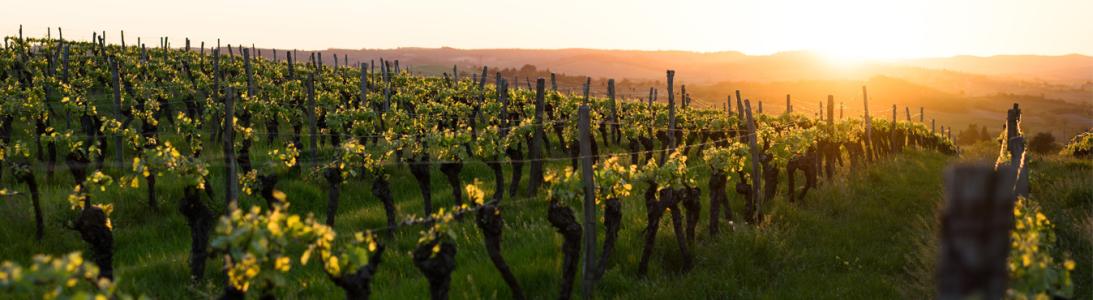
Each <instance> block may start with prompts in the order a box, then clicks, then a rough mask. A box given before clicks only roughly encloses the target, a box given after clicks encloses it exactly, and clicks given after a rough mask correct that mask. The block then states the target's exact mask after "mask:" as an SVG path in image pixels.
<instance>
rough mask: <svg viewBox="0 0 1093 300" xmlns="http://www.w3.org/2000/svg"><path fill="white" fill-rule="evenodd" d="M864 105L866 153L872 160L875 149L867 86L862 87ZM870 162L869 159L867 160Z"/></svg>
mask: <svg viewBox="0 0 1093 300" xmlns="http://www.w3.org/2000/svg"><path fill="white" fill-rule="evenodd" d="M861 98H862V104H863V106H864V107H865V147H866V149H865V152H866V157H869V159H872V153H873V151H874V149H873V119H872V118H870V117H869V92H868V91H866V89H865V86H864V85H863V86H862V87H861ZM867 161H868V159H867Z"/></svg>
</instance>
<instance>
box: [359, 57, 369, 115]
mask: <svg viewBox="0 0 1093 300" xmlns="http://www.w3.org/2000/svg"><path fill="white" fill-rule="evenodd" d="M360 66H361V82H360V86H361V100H360V102H359V105H367V104H368V64H365V63H360Z"/></svg>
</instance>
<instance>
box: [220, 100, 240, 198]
mask: <svg viewBox="0 0 1093 300" xmlns="http://www.w3.org/2000/svg"><path fill="white" fill-rule="evenodd" d="M225 89H226V91H225V98H224V128H223V130H224V132H223V136H224V167H225V168H227V171H226V173H228V174H227V176H224V177H225V178H224V199H225V203H226V204H227V207H228V209H225V210H224V214H225V215H231V211H232V209H233V208H238V207H239V205H238V201H237V197H238V194H237V193H236V180H237V178H239V177H238V176H239V175H238V174H237V171H236V166H235V130H234V127H235V99H234V98H235V91H234V90H233V89H232V88H231V87H230V86H229V87H226V88H225Z"/></svg>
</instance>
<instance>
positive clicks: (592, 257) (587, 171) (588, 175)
mask: <svg viewBox="0 0 1093 300" xmlns="http://www.w3.org/2000/svg"><path fill="white" fill-rule="evenodd" d="M588 89H589V86H587V85H585V98H584V104H581V107H580V108H578V110H577V118H578V120H577V122H578V124H577V126H578V127H579V130H580V134H581V136H580V147H581V149H580V153H581V182H583V183H584V211H583V214H584V224H583V225H582V227H583V228H584V234H583V236H584V245H583V246H584V251H583V252H584V268H583V269H582V272H581V278H583V281H584V285H583V286H584V291H583V294H582V296H583V297H584V298H585V299H592V290H593V289H594V287H595V279H596V266H597V264H596V227H597V226H596V195H595V191H594V188H595V185H596V184H595V182H594V181H593V178H592V137H591V133H590V131H591V130H590V128H589V127H591V126H590V124H589V122H590V121H589V117H588V113H589V112H588Z"/></svg>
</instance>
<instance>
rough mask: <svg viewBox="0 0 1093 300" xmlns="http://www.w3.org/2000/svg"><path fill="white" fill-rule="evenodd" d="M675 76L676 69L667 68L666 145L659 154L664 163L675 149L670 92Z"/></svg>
mask: <svg viewBox="0 0 1093 300" xmlns="http://www.w3.org/2000/svg"><path fill="white" fill-rule="evenodd" d="M675 77H676V71H675V70H668V145H666V146H667V147H666V148H665V149H664V150H665V151H664V153H663V154H661V156H660V163H661V164H664V161H665V159H667V158H668V155H671V152H672V151H674V150H675V149H676V96H675V93H673V92H672V88H673V87H672V84H673V80H675Z"/></svg>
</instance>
